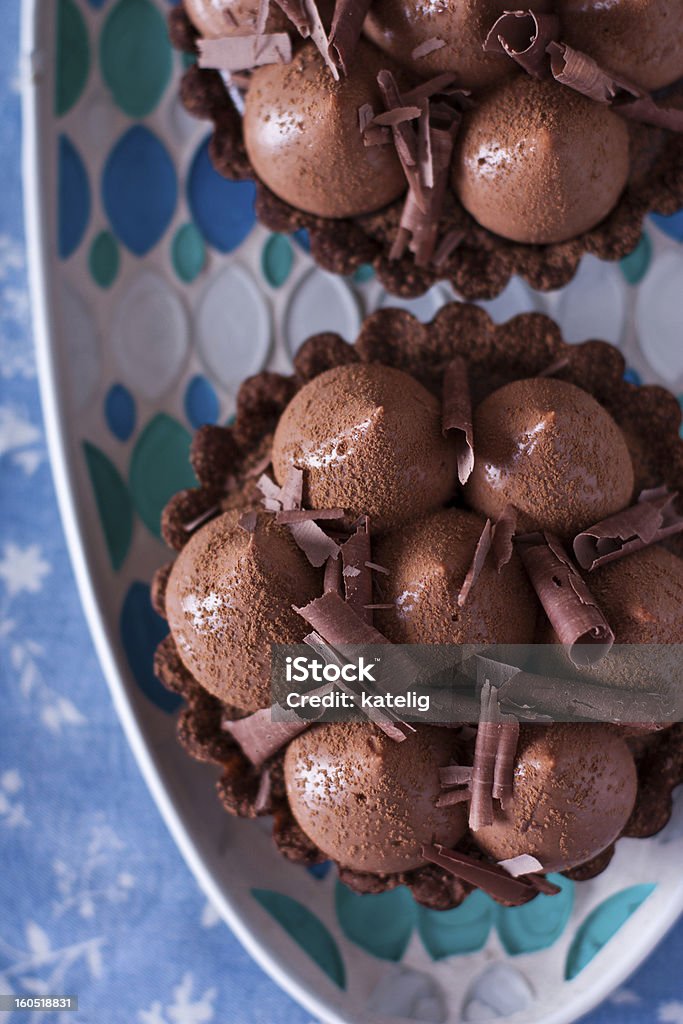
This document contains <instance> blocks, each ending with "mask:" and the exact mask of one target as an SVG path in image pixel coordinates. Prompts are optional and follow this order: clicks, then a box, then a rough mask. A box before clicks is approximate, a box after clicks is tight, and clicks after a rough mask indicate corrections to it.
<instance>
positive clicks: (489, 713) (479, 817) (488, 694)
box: [469, 683, 498, 832]
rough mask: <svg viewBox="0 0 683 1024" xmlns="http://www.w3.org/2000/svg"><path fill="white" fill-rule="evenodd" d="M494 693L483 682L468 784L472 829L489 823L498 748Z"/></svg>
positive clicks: (491, 813) (496, 701)
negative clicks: (470, 793) (470, 796)
mask: <svg viewBox="0 0 683 1024" xmlns="http://www.w3.org/2000/svg"><path fill="white" fill-rule="evenodd" d="M496 693H497V691H496V689H495V687H492V686H491V685H490V684H489V683H485V684H484V686H483V687H482V691H481V710H480V716H479V727H478V729H477V739H476V742H475V747H474V761H473V764H472V780H471V783H470V789H471V791H472V800H471V803H470V819H469V825H470V828H471V829H472V831H473V832H476V831H477V829H480V828H483V827H484V826H485V825H492V824H493V777H494V773H495V767H496V752H497V750H498V724H497V722H496V721H495V717H496V715H495V709H497V707H498V700H497V696H496ZM492 698H493V699H492Z"/></svg>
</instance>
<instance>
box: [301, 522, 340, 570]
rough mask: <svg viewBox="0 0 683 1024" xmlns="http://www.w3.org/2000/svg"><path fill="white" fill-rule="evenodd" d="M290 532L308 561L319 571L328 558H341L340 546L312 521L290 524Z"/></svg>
mask: <svg viewBox="0 0 683 1024" xmlns="http://www.w3.org/2000/svg"><path fill="white" fill-rule="evenodd" d="M289 530H290V532H291V534H292V537H293V538H294V540H295V541H296V543H297V545H298V546H299V547H300V548H301V550H302V551H303V553H304V554H305V556H306V558H307V559H308V561H309V562H310V563H311V565H314V566H315V567H316V568H317V569H318V568H320V566H321V565H324V564H325V562H326V561H327V560H328V558H338V557H339V545H338V544H337V543H336V541H333V540H332V538H331V537H328V536H327V534H326V533H325V531H324V530H322V529H321V528H320V527H319V526H318V524H317V523H314V522H313V521H312V520H311V519H308V520H306V521H305V522H300V523H290V524H289Z"/></svg>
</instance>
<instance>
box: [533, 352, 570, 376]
mask: <svg viewBox="0 0 683 1024" xmlns="http://www.w3.org/2000/svg"><path fill="white" fill-rule="evenodd" d="M568 366H569V358H568V357H567V356H561V357H560V358H559V359H555V360H553V362H552V363H550V365H549V366H546V368H545V370H541V372H540V373H537V374H536V376H537V377H554V376H555V374H556V373H559V372H560V370H566V368H567V367H568Z"/></svg>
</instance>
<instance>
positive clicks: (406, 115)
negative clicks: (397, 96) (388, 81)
mask: <svg viewBox="0 0 683 1024" xmlns="http://www.w3.org/2000/svg"><path fill="white" fill-rule="evenodd" d="M421 112H422V111H421V108H420V107H394V108H393V109H392V110H385V111H384V113H383V114H377V115H376V116H375V117H374V118H373V120H372V122H371V123H372V124H373V125H376V126H377V127H380V128H393V127H394V125H395V124H403V122H404V121H414V120H415V119H416V118H418V117H419V116H420V114H421Z"/></svg>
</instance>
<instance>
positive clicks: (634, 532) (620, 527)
mask: <svg viewBox="0 0 683 1024" xmlns="http://www.w3.org/2000/svg"><path fill="white" fill-rule="evenodd" d="M676 498H677V494H675V493H672V492H671V491H669V490H668V489H667V488H666V487H657V488H653V489H651V490H647V491H643V492H642V493H641V494H640V496H639V497H638V500H637V502H636V503H635V505H631V507H630V508H626V509H624V511H623V512H617V513H616V514H615V515H613V516H609V518H607V519H603V520H602V521H601V522H599V523H596V524H595V526H591V527H590V528H589V529H588V530H584V531H583V532H582V533H580V534H579V535H578V536H577V537H575V538H574V554H575V555H576V559H577V561H578V563H579V565H580V566H581V567H582V568H584V569H588V571H589V572H590V571H592V570H593V569H596V568H597V567H598V566H599V565H605V563H606V562H612V561H614V559H616V558H623V557H624V555H629V554H632V553H633V552H634V551H641V550H642V549H643V548H646V547H648V546H649V545H650V544H657V543H658V542H659V541H661V540H664V539H665V538H666V537H672V536H673V535H674V534H676V533H680V532H681V531H683V516H681V515H679V514H678V512H677V511H676V508H675V504H674V503H675V500H676Z"/></svg>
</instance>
